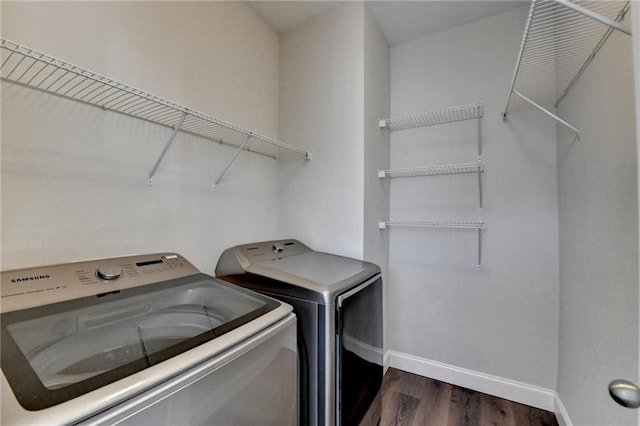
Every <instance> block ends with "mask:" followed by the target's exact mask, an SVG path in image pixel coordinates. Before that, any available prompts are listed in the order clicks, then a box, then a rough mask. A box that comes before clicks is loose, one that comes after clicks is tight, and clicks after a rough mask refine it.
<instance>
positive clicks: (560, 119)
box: [505, 90, 580, 138]
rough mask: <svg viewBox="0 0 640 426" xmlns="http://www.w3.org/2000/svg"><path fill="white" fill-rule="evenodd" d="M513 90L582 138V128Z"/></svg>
mask: <svg viewBox="0 0 640 426" xmlns="http://www.w3.org/2000/svg"><path fill="white" fill-rule="evenodd" d="M512 92H513V93H514V94H515V95H516V96H518V97H519V98H520V99H522V100H523V101H525V102H527V103H529V104H531V105H532V106H534V107H536V108H537V109H539V110H540V111H542V112H543V113H545V114H547V115H548V116H549V117H551V118H553V119H554V120H556V121H557V122H558V123H560V124H562V125H564V126H566V127H568V128H569V129H571V130H573V131H574V132H575V133H576V135H577V136H578V138H580V130H579V129H578V128H576V127H575V126H572V125H571V124H569V123H567V122H566V121H564V120H563V119H562V118H560V117H558V116H557V115H555V114H554V113H552V112H551V111H549V110H548V109H546V108H543V107H541V106H540V105H538V104H537V103H535V102H533V101H532V100H531V99H529V98H527V97H526V96H525V95H523V94H522V93H520V92H518V91H517V90H512ZM505 117H506V113H505Z"/></svg>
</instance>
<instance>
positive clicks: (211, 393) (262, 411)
mask: <svg viewBox="0 0 640 426" xmlns="http://www.w3.org/2000/svg"><path fill="white" fill-rule="evenodd" d="M1 278H2V292H1V295H2V304H1V318H0V324H1V328H2V330H1V332H2V335H1V338H2V347H1V359H0V362H1V367H2V376H1V380H0V386H1V388H0V391H1V395H2V411H1V415H0V416H1V417H0V423H1V424H2V425H4V426H11V425H18V424H29V425H34V424H46V425H53V424H116V423H117V424H132V425H140V424H153V425H178V424H180V425H187V424H189V425H236V424H237V425H249V424H252V425H255V424H260V425H268V424H271V425H295V424H296V420H297V409H298V408H297V381H298V379H297V349H296V318H295V316H294V315H293V314H292V308H291V307H290V306H289V305H287V304H286V303H282V302H279V301H276V300H274V299H271V298H269V297H265V296H263V295H260V294H257V293H254V292H252V291H248V290H246V289H242V288H239V287H237V286H232V285H230V284H227V283H225V282H222V281H220V280H218V279H216V278H213V277H211V276H208V275H205V274H202V273H200V272H199V271H198V270H197V269H196V268H195V267H193V265H191V264H190V263H189V262H188V261H187V260H186V259H184V258H183V257H181V256H179V255H177V254H175V253H162V254H151V255H142V256H133V257H121V258H114V259H106V260H95V261H86V262H79V263H70V264H63V265H53V266H44V267H37V268H31V269H21V270H13V271H6V272H2V274H1Z"/></svg>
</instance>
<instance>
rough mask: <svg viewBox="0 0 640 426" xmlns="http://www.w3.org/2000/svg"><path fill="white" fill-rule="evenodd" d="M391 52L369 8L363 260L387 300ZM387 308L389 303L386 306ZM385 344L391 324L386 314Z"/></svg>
mask: <svg viewBox="0 0 640 426" xmlns="http://www.w3.org/2000/svg"><path fill="white" fill-rule="evenodd" d="M389 55H390V49H389V45H388V44H387V42H386V40H385V39H384V36H383V34H382V32H381V31H380V28H379V27H378V25H377V23H376V22H375V20H374V19H373V15H372V14H371V12H370V11H369V8H368V7H365V10H364V122H363V127H364V240H363V245H364V259H365V260H368V261H370V262H373V263H375V264H377V265H379V266H380V268H381V269H382V276H383V283H384V284H383V286H384V290H383V292H384V299H385V300H387V298H388V294H387V290H388V288H389V287H388V279H389V274H388V272H389V234H388V233H386V232H380V230H379V229H378V221H379V220H381V219H384V218H387V217H389V182H388V181H386V180H381V179H379V178H378V173H377V171H378V169H383V170H384V169H388V168H389V164H390V149H389V148H390V146H389V133H388V132H385V131H382V130H380V128H379V127H378V121H379V119H380V118H384V117H388V116H389V108H390V104H389V102H390V93H389V91H390V83H391V79H390V72H391V69H390V56H389ZM384 307H385V309H386V304H385V305H384ZM383 324H384V325H385V336H386V337H385V342H387V341H388V332H389V330H388V329H387V328H386V326H387V324H388V321H387V315H386V311H385V315H384V322H383Z"/></svg>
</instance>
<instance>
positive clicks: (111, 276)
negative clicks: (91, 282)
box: [96, 265, 122, 281]
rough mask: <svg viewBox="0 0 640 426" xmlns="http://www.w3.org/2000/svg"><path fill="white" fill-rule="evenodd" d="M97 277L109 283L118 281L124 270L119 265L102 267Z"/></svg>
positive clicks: (97, 272)
mask: <svg viewBox="0 0 640 426" xmlns="http://www.w3.org/2000/svg"><path fill="white" fill-rule="evenodd" d="M96 275H97V276H98V278H101V279H103V280H107V281H111V280H117V279H118V278H120V277H121V276H122V268H120V267H119V266H117V265H102V266H101V267H99V268H98V270H97V271H96Z"/></svg>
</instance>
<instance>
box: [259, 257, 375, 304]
mask: <svg viewBox="0 0 640 426" xmlns="http://www.w3.org/2000/svg"><path fill="white" fill-rule="evenodd" d="M247 272H249V273H252V274H256V275H261V276H263V277H267V278H271V279H273V280H277V281H280V282H282V283H285V284H290V285H292V286H294V287H301V288H303V289H306V290H307V291H308V292H311V293H315V295H316V297H314V299H315V300H316V301H322V302H323V303H334V302H335V298H336V297H337V296H338V295H339V294H340V293H343V292H345V291H346V290H348V289H350V288H352V287H354V286H355V285H357V284H360V283H361V282H364V281H366V280H367V279H369V278H371V277H372V276H374V275H375V274H378V273H380V268H379V267H378V266H377V265H375V264H373V263H369V262H364V261H361V260H357V259H351V258H348V257H343V256H337V255H333V254H327V253H321V252H315V251H311V252H307V253H302V254H298V255H295V256H291V257H284V258H281V259H274V260H268V261H264V262H259V263H254V264H252V265H250V266H249V267H248V268H247ZM294 291H295V290H294ZM291 295H293V296H295V294H291Z"/></svg>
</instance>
